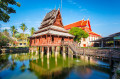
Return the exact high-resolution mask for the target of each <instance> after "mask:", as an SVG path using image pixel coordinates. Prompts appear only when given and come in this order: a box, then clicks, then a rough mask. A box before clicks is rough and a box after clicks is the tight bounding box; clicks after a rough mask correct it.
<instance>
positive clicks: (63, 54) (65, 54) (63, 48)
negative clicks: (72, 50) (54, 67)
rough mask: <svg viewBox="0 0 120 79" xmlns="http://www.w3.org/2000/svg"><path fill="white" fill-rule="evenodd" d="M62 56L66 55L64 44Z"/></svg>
mask: <svg viewBox="0 0 120 79" xmlns="http://www.w3.org/2000/svg"><path fill="white" fill-rule="evenodd" d="M62 53H63V58H65V57H66V53H65V46H63V52H62Z"/></svg>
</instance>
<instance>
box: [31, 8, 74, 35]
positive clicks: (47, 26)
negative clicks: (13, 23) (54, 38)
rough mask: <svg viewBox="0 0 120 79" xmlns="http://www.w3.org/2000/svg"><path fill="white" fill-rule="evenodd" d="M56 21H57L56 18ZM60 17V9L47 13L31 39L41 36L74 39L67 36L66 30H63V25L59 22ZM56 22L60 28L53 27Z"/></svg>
mask: <svg viewBox="0 0 120 79" xmlns="http://www.w3.org/2000/svg"><path fill="white" fill-rule="evenodd" d="M58 15H59V17H60V18H58V20H57V17H58ZM61 20H62V19H61V15H60V9H58V10H55V9H54V10H52V11H51V12H49V13H47V14H46V16H45V18H44V19H43V21H42V23H41V26H40V27H39V30H38V31H36V32H35V33H34V34H33V35H32V36H31V37H37V36H41V35H45V34H47V35H58V36H64V37H74V36H73V35H71V34H69V33H68V31H67V30H65V29H64V27H63V24H62V22H61ZM56 21H58V22H59V23H58V24H60V26H57V25H55V22H56Z"/></svg>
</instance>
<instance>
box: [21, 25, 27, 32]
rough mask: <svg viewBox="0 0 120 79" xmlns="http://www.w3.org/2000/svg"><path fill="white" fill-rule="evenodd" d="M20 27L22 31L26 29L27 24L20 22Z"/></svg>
mask: <svg viewBox="0 0 120 79" xmlns="http://www.w3.org/2000/svg"><path fill="white" fill-rule="evenodd" d="M20 29H22V30H23V33H24V32H25V31H26V30H27V26H26V25H25V24H24V23H22V24H21V26H20Z"/></svg>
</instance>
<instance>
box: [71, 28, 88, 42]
mask: <svg viewBox="0 0 120 79" xmlns="http://www.w3.org/2000/svg"><path fill="white" fill-rule="evenodd" d="M69 33H70V34H72V35H74V36H75V38H74V41H77V42H80V40H81V38H87V37H88V36H89V34H88V33H87V32H85V31H84V30H82V29H81V28H78V27H72V28H71V29H70V31H69Z"/></svg>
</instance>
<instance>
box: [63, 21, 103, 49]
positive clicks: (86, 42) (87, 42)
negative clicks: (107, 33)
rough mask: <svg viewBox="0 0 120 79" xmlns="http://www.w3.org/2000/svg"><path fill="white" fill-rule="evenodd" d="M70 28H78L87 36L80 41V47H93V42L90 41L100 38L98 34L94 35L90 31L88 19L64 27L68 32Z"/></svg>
mask: <svg viewBox="0 0 120 79" xmlns="http://www.w3.org/2000/svg"><path fill="white" fill-rule="evenodd" d="M72 27H79V28H81V29H82V30H84V31H85V32H87V33H88V34H89V37H88V38H82V39H81V43H80V46H81V47H88V46H93V45H94V44H93V42H90V41H93V40H96V39H99V38H101V36H100V35H99V34H96V33H95V32H93V31H92V29H91V25H90V21H89V19H88V20H86V21H84V19H83V20H81V21H78V22H75V23H72V24H69V25H66V26H64V28H65V29H66V30H70V29H71V28H72Z"/></svg>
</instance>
